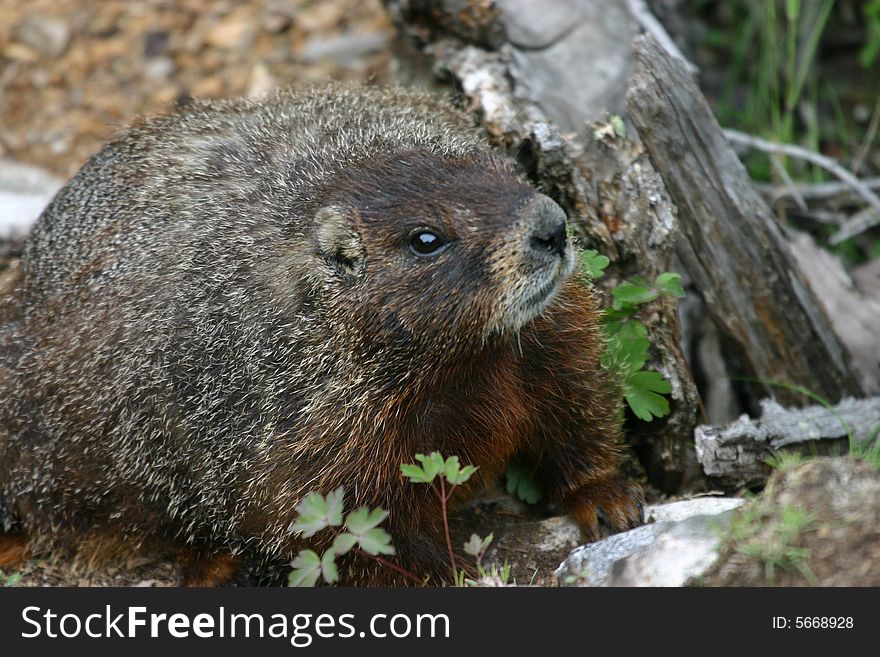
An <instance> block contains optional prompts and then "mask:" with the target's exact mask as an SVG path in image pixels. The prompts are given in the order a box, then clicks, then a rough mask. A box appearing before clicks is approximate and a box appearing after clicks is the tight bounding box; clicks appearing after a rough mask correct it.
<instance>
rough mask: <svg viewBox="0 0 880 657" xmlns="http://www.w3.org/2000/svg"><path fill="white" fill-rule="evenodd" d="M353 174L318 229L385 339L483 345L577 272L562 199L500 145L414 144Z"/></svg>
mask: <svg viewBox="0 0 880 657" xmlns="http://www.w3.org/2000/svg"><path fill="white" fill-rule="evenodd" d="M351 183H352V184H350V185H347V188H349V189H351V190H353V192H352V193H350V194H349V195H348V196H347V198H345V199H340V201H341V203H340V205H338V206H334V207H335V208H336V209H335V210H331V211H330V215H332V216H333V217H336V218H335V219H331V220H330V221H327V216H328V215H327V214H326V213H327V211H326V210H325V211H324V212H325V215H324V221H323V224H322V223H321V216H320V214H321V213H320V212H319V217H318V219H319V225H318V227H317V230H318V232H319V242H320V241H321V240H320V234H321V231H322V225H323V227H324V228H323V230H325V232H328V233H329V236H327V238H326V239H325V240H324V243H325V245H326V246H325V247H322V251H323V252H324V253H325V254H327V255H328V256H329V261H330V262H331V263H332V262H333V260H334V258H335V267H336V271H337V272H338V274H339V277H340V284H342V285H344V286H346V287H347V288H348V291H347V292H346V294H347V295H351V296H352V297H354V298H355V299H357V302H356V305H357V306H358V307H359V309H360V311H361V312H362V313H365V317H364V319H365V320H366V319H367V317H369V318H370V323H371V324H372V327H371V328H372V330H373V331H374V336H375V337H376V339H381V338H380V337H379V336H380V335H382V334H385V335H386V336H387V337H388V338H390V339H391V340H393V341H394V342H395V343H398V344H400V345H401V346H402V345H403V344H408V345H410V346H421V347H431V348H437V347H438V346H439V347H440V348H445V349H455V348H456V347H463V346H464V347H468V346H479V345H482V344H483V343H485V341H486V340H488V339H490V338H493V337H496V336H504V335H508V334H514V333H516V332H517V331H518V330H519V329H520V328H522V327H523V326H524V325H525V324H526V323H528V322H529V321H531V320H532V319H533V318H534V317H535V316H537V315H538V314H539V313H540V312H541V311H542V310H543V309H544V308H545V307H546V306H547V304H549V303H550V301H551V300H552V298H553V296H554V294H555V293H556V291H557V290H558V288H559V286H560V285H561V283H562V282H563V281H564V280H565V278H566V277H567V276H568V275H569V274H570V273H571V270H572V267H573V254H572V249H571V246H570V245H569V243H568V240H567V239H566V225H565V214H564V213H563V211H562V209H561V208H560V207H559V206H558V205H556V204H555V203H554V202H553V201H551V200H550V199H549V198H547V197H546V196H543V195H541V194H538V193H537V192H535V191H534V190H533V189H531V188H530V187H529V186H527V185H525V184H524V183H522V182H521V181H520V180H519V179H518V178H517V177H516V176H515V175H514V174H513V173H512V172H511V171H510V170H509V169H508V168H507V167H506V165H504V164H503V163H502V162H501V161H499V160H497V159H496V158H495V157H494V156H489V155H481V156H478V157H476V156H475V157H474V158H473V159H469V160H467V161H462V160H448V159H444V158H440V157H438V156H434V155H425V154H419V153H404V154H400V155H397V156H395V157H389V158H388V159H387V160H386V161H384V162H378V163H373V166H371V168H369V169H362V170H358V171H356V172H354V173H353V174H352V177H351ZM346 208H347V209H346ZM328 226H329V227H330V228H327V227H328ZM339 235H342V236H343V239H341V240H340V239H336V238H337V237H338V236H339ZM340 245H341V246H340ZM328 247H329V248H328Z"/></svg>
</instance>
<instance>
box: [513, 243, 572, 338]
mask: <svg viewBox="0 0 880 657" xmlns="http://www.w3.org/2000/svg"><path fill="white" fill-rule="evenodd" d="M573 269H574V258H573V254H572V253H571V252H569V253H568V254H567V257H565V258H563V260H562V262H561V263H560V265H559V266H558V268H557V269H556V271H555V272H553V273H552V274H551V275H550V276H549V278H548V279H547V280H546V281H545V282H544V283H541V284H540V285H539V286H538V288H537V289H536V290H535V291H534V292H531V293H529V294H526V295H523V296H524V297H525V298H524V300H523V301H522V302H521V305H520V308H519V313H518V314H519V316H520V317H519V319H520V322H519V325H520V326H524V325H525V324H527V323H529V322H530V321H532V320H533V319H534V318H535V317H537V316H538V315H540V314H541V312H542V311H543V310H544V309H545V308H546V307H547V306H549V305H550V304H551V303H552V302H553V299H554V297H555V296H556V293H557V292H558V291H559V289H560V288H561V287H562V284H563V283H564V282H565V281H566V279H568V277H569V275H570V274H571V272H572V270H573Z"/></svg>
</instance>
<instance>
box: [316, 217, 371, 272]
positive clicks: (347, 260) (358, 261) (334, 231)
mask: <svg viewBox="0 0 880 657" xmlns="http://www.w3.org/2000/svg"><path fill="white" fill-rule="evenodd" d="M352 220H353V216H352V210H351V209H350V208H345V207H340V206H338V205H328V206H326V207H323V208H321V209H320V210H318V212H317V213H316V214H315V234H316V236H317V241H318V252H319V253H320V254H321V257H322V258H324V260H326V261H327V263H328V264H329V265H330V266H331V267H333V268H334V269H336V271H338V272H339V273H340V274H342V275H343V276H345V277H347V278H358V277H360V276H361V274H362V273H363V271H364V247H363V245H362V244H361V238H360V235H358V234H357V232H356V231H355V229H354V226H353V221H352Z"/></svg>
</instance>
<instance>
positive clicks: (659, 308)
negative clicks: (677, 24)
mask: <svg viewBox="0 0 880 657" xmlns="http://www.w3.org/2000/svg"><path fill="white" fill-rule="evenodd" d="M387 4H388V5H389V8H390V9H391V11H392V15H393V16H394V17H395V20H396V22H397V24H398V28H399V30H400V33H401V43H400V44H398V47H399V48H400V51H401V52H405V53H407V54H406V56H405V57H402V58H399V59H398V61H397V64H396V66H397V69H398V72H399V73H400V74H401V75H402V77H403V78H404V79H405V80H406V82H407V83H412V82H413V81H414V80H419V81H422V82H424V81H426V80H427V79H428V76H427V75H425V72H426V70H427V71H430V73H431V74H432V75H436V76H437V77H438V78H439V79H441V80H444V81H446V83H447V84H448V85H449V86H450V87H451V88H452V90H454V91H455V92H457V93H458V94H459V96H458V99H459V101H460V102H461V103H462V104H463V105H464V106H465V107H466V108H469V109H470V110H472V111H473V112H474V114H475V115H476V116H477V118H478V120H479V121H480V124H481V125H482V126H483V127H484V128H485V130H486V132H487V134H488V135H489V138H490V139H491V140H492V141H493V142H494V143H495V144H497V145H498V146H499V148H501V149H502V150H505V151H506V152H507V153H509V154H510V155H511V156H512V157H513V158H515V159H516V160H517V161H518V163H519V164H520V165H521V167H522V170H523V172H524V173H525V174H526V175H527V176H528V177H529V178H530V179H531V180H532V181H533V182H534V183H535V184H536V185H538V186H539V187H540V188H541V189H542V190H543V191H544V192H545V193H547V194H548V195H550V196H551V197H552V198H554V200H556V201H557V202H558V203H560V205H562V207H563V208H565V209H566V211H567V213H568V215H569V217H570V219H571V220H572V222H573V224H574V225H575V227H576V228H577V230H578V232H579V233H580V236H581V239H582V240H583V243H584V244H585V245H587V246H589V247H591V248H595V249H597V250H599V251H600V252H601V253H603V254H605V255H606V256H608V257H609V258H610V259H611V261H612V265H611V266H610V267H609V269H608V272H609V273H608V275H607V276H606V278H605V279H604V280H603V281H602V282H601V284H600V285H602V286H604V289H605V290H606V291H607V289H608V288H609V287H611V286H613V285H614V284H616V283H617V282H620V281H621V280H622V279H623V278H625V277H627V276H630V275H633V274H641V275H643V276H646V277H648V278H652V277H654V276H656V275H657V274H659V273H661V272H663V271H667V270H669V269H670V263H671V259H672V256H673V251H674V245H675V237H674V236H675V234H676V232H677V219H676V212H675V207H674V205H673V204H672V202H671V200H670V198H669V195H668V194H667V193H666V190H665V187H664V185H663V182H662V180H661V179H660V177H659V176H658V175H657V172H656V171H655V170H654V167H653V166H652V165H651V162H650V161H649V159H648V158H647V156H646V155H645V153H644V152H643V150H642V148H641V146H640V145H639V144H638V143H636V142H633V141H632V140H629V139H626V138H624V137H622V136H620V135H619V134H617V133H616V132H615V130H614V129H613V128H611V127H610V126H609V125H606V124H596V123H594V121H595V120H596V119H597V118H599V116H598V114H597V110H596V106H595V105H594V104H586V103H585V105H589V107H590V108H591V109H589V110H583V109H582V113H581V114H573V111H574V110H573V108H575V107H577V106H578V103H571V102H567V103H560V102H557V101H559V99H560V98H563V97H566V96H568V97H569V98H581V97H584V96H589V95H590V94H591V93H593V91H594V90H593V89H591V88H589V86H588V85H585V84H584V80H589V79H592V78H591V77H590V76H591V68H590V67H591V66H592V65H593V62H594V60H595V59H596V57H595V56H593V57H585V56H581V55H582V52H581V51H582V50H583V48H584V47H586V46H585V43H586V44H587V45H589V47H591V48H592V47H594V45H595V44H594V43H593V42H591V41H590V39H587V38H586V37H585V36H584V34H585V31H586V30H588V29H589V28H590V26H591V25H592V29H593V30H596V31H598V32H601V30H600V29H598V28H597V27H596V25H595V23H596V22H597V21H598V23H599V24H603V23H604V22H607V21H608V20H611V18H612V17H615V16H617V17H618V18H619V19H620V20H621V21H623V22H624V27H623V28H621V29H623V32H621V30H620V29H618V30H617V31H606V33H605V36H604V38H606V39H607V38H608V35H609V34H619V33H625V34H626V35H627V38H628V36H629V34H630V33H631V31H632V30H633V29H634V27H633V26H632V25H631V24H630V23H629V22H628V21H629V20H630V19H629V16H628V14H627V13H626V12H625V10H622V9H621V7H622V6H623V4H622V2H614V3H610V4H609V3H607V2H598V1H596V2H567V3H565V4H566V6H567V5H571V6H572V7H574V6H575V5H576V9H577V11H575V12H574V13H570V14H568V18H567V19H566V20H563V21H561V22H560V20H558V19H559V18H560V16H563V15H565V14H564V13H560V12H558V11H555V10H554V11H553V12H546V11H543V10H541V9H540V8H539V7H538V5H539V3H529V2H517V1H514V0H504V1H503V2H498V3H496V4H495V5H493V6H495V7H497V8H498V9H500V13H495V12H490V11H486V5H487V2H485V0H437V1H434V2H424V1H423V0H388V3H387ZM488 4H491V3H488ZM536 11H537V12H538V14H543V15H544V19H541V18H540V16H538V17H537V18H535V19H530V18H528V16H530V15H531V14H534V13H535V12H536ZM527 12H531V14H529V13H527ZM590 12H592V13H590ZM621 12H622V13H621ZM594 14H595V15H594ZM600 19H601V20H600ZM481 20H482V21H485V24H481V23H480V21H481ZM615 20H616V19H615ZM499 24H500V25H502V26H503V28H504V30H502V31H499V30H498V29H497V25H499ZM499 33H501V34H503V35H504V36H505V39H506V40H505V41H504V42H499V41H498V35H499ZM487 35H491V38H488V37H487ZM600 36H601V35H600ZM510 38H513V39H515V40H516V42H512V41H510V40H509V39H510ZM597 38H598V37H597ZM618 45H620V44H619V43H618ZM609 50H610V48H609ZM541 53H544V55H546V54H548V53H552V56H543V55H541ZM578 53H581V54H578ZM539 55H540V56H539ZM573 62H577V67H578V68H577V70H576V73H577V74H576V75H572V73H573V72H572V70H570V69H571V67H572V66H573V64H572V63H573ZM624 64H625V63H624ZM420 67H421V69H422V70H418V69H419V68H420ZM628 70H629V69H628V67H627V66H626V65H622V66H621V68H620V70H619V71H618V74H619V75H620V83H619V85H618V86H619V89H618V92H619V91H620V90H621V89H623V88H624V85H625V79H626V73H627V71H628ZM593 73H595V71H593ZM600 77H601V76H600ZM606 83H607V80H606ZM548 89H552V90H553V93H552V94H550V93H548V92H547V90H548ZM598 93H599V91H598V90H596V94H598ZM612 95H613V94H612ZM589 112H592V113H589ZM559 125H563V126H566V127H567V128H569V129H572V128H574V129H577V130H578V131H577V132H566V133H561V132H560V131H559V130H558V128H557V126H559ZM640 319H642V320H643V321H644V322H645V324H646V325H647V327H648V331H649V335H650V337H651V342H652V362H651V363H650V364H649V365H650V366H651V367H653V368H656V369H658V370H659V371H661V372H662V373H663V375H664V376H665V377H666V378H667V379H668V380H669V381H670V382H671V383H672V386H673V392H672V395H671V397H672V399H671V408H672V410H671V413H670V415H668V416H667V417H665V418H662V419H659V420H655V421H654V422H651V423H649V424H646V423H642V422H640V421H638V420H636V419H634V418H631V421H630V424H629V433H630V437H631V438H632V439H633V440H634V441H635V442H636V443H637V445H636V446H637V449H638V451H639V454H640V456H641V457H642V461H643V463H645V464H646V466H647V468H648V473H649V476H650V479H651V481H652V483H654V484H655V485H656V486H658V487H659V488H661V489H663V490H665V491H675V490H677V489H678V488H679V486H680V485H681V484H682V483H683V482H686V481H687V479H688V478H689V477H690V476H700V473H699V467H698V465H697V463H696V457H695V455H694V452H693V447H692V438H693V427H694V425H695V421H696V412H697V408H698V407H699V401H698V398H697V393H696V388H695V386H694V384H693V380H692V377H691V374H690V369H689V367H688V365H687V362H686V360H685V358H684V355H683V354H682V351H681V347H680V335H679V319H678V314H677V310H676V305H675V303H674V302H671V301H670V300H668V299H665V298H663V299H659V300H657V301H656V302H655V303H652V304H649V305H648V306H647V307H646V308H645V309H644V311H643V313H642V314H641V315H640Z"/></svg>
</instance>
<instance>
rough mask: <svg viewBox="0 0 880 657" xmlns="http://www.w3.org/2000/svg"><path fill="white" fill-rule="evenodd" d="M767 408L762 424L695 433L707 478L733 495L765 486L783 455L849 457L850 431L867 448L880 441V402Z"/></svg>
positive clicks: (766, 404) (742, 422)
mask: <svg viewBox="0 0 880 657" xmlns="http://www.w3.org/2000/svg"><path fill="white" fill-rule="evenodd" d="M761 407H762V410H763V412H762V413H761V417H760V418H759V419H750V418H749V417H747V416H745V415H743V416H742V417H741V418H740V419H738V420H737V421H736V422H734V423H732V424H730V425H728V426H724V427H719V426H700V427H697V429H696V431H695V437H696V447H697V457H698V458H699V459H700V464H701V465H702V466H703V469H704V471H705V473H706V475H708V476H709V477H712V478H713V480H714V481H715V482H716V483H718V484H719V485H720V486H722V487H724V488H726V489H728V490H733V489H737V488H741V487H744V486H748V487H752V486H758V485H762V484H764V482H765V481H766V480H767V477H768V476H769V475H770V466H768V465H767V463H766V461H767V459H768V458H770V457H771V456H772V455H773V454H775V453H776V452H778V451H779V450H782V449H799V450H801V451H804V452H806V453H807V454H809V453H811V452H821V453H829V452H832V453H833V452H835V451H839V452H840V453H846V450H847V449H848V447H849V436H850V432H852V436H853V439H854V440H855V442H856V443H859V444H863V443H866V442H868V441H869V440H872V439H873V440H875V441H876V440H877V431H878V430H880V397H873V398H870V399H861V400H855V399H844V400H843V401H841V402H840V403H839V404H837V406H835V407H834V410H833V411H832V410H830V409H828V408H826V407H824V406H808V407H806V408H799V409H785V408H783V407H782V406H780V405H779V404H777V403H776V402H774V401H772V400H765V401H763V402H761Z"/></svg>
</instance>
